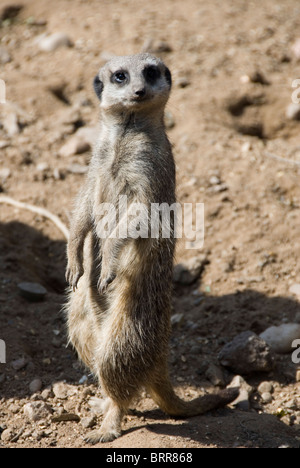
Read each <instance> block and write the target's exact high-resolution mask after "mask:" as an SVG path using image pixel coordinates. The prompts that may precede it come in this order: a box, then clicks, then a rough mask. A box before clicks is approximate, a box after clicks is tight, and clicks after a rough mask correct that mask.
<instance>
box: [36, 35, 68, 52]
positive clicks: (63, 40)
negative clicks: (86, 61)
mask: <svg viewBox="0 0 300 468" xmlns="http://www.w3.org/2000/svg"><path fill="white" fill-rule="evenodd" d="M37 45H38V48H39V49H40V50H41V51H43V52H53V51H54V50H56V49H58V48H59V47H71V46H72V45H73V43H72V41H71V39H70V38H69V37H68V36H67V35H66V34H65V33H62V32H56V33H53V34H49V35H48V34H42V35H41V36H40V37H39V38H37Z"/></svg>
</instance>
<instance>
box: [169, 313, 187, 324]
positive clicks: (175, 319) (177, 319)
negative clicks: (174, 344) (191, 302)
mask: <svg viewBox="0 0 300 468" xmlns="http://www.w3.org/2000/svg"><path fill="white" fill-rule="evenodd" d="M183 321H184V314H183V313H179V314H173V315H172V316H171V324H172V326H173V327H174V326H175V325H182V323H183Z"/></svg>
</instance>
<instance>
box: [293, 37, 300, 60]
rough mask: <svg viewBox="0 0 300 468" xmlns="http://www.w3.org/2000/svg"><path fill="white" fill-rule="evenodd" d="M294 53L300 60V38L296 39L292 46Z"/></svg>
mask: <svg viewBox="0 0 300 468" xmlns="http://www.w3.org/2000/svg"><path fill="white" fill-rule="evenodd" d="M292 52H293V54H294V56H295V58H296V59H300V38H298V39H296V41H295V42H294V44H293V45H292Z"/></svg>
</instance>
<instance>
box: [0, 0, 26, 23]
mask: <svg viewBox="0 0 300 468" xmlns="http://www.w3.org/2000/svg"><path fill="white" fill-rule="evenodd" d="M22 8H23V5H21V4H17V3H15V4H14V3H11V4H8V5H5V6H3V7H1V9H0V21H5V20H10V19H14V18H16V16H18V14H19V13H20V11H21V10H22Z"/></svg>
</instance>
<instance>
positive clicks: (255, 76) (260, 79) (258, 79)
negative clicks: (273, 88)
mask: <svg viewBox="0 0 300 468" xmlns="http://www.w3.org/2000/svg"><path fill="white" fill-rule="evenodd" d="M249 78H250V81H252V83H259V84H262V85H269V84H270V81H269V80H268V79H267V78H266V77H265V76H264V74H263V73H262V72H260V71H258V70H254V71H253V72H252V73H250V75H249Z"/></svg>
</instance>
